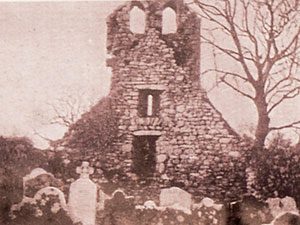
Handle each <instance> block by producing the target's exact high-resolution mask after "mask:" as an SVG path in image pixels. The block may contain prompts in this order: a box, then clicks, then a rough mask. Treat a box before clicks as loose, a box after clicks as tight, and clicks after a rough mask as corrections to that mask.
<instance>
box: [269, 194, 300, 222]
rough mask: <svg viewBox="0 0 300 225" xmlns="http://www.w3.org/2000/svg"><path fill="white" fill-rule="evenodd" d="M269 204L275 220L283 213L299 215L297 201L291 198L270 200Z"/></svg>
mask: <svg viewBox="0 0 300 225" xmlns="http://www.w3.org/2000/svg"><path fill="white" fill-rule="evenodd" d="M267 203H268V205H269V209H270V211H271V214H272V215H273V217H274V218H275V217H277V216H278V215H279V214H282V213H287V212H290V213H299V211H298V209H297V205H296V202H295V200H294V199H293V198H291V197H289V196H286V197H284V198H282V199H281V198H269V199H268V200H267Z"/></svg>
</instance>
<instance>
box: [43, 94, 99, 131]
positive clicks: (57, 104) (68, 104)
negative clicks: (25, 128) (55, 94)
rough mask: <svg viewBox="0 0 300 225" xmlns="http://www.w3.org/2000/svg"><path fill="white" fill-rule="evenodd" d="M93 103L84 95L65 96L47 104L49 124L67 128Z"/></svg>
mask: <svg viewBox="0 0 300 225" xmlns="http://www.w3.org/2000/svg"><path fill="white" fill-rule="evenodd" d="M94 103H95V102H93V101H92V100H91V99H87V98H86V95H85V94H84V93H81V92H80V93H79V92H78V94H76V95H74V94H66V95H64V96H62V97H60V98H57V99H55V100H54V101H52V102H51V103H47V104H48V106H49V107H50V109H51V110H52V113H51V114H52V115H53V116H52V118H51V120H50V124H58V125H61V126H64V127H67V128H69V127H70V126H71V125H72V124H74V123H75V122H76V121H77V120H78V119H79V118H80V116H81V115H82V114H83V113H85V112H87V111H88V110H89V109H90V107H91V106H93V104H94Z"/></svg>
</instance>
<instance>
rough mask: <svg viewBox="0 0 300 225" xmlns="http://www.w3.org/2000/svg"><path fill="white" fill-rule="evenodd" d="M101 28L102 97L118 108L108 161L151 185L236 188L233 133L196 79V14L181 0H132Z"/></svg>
mask: <svg viewBox="0 0 300 225" xmlns="http://www.w3.org/2000/svg"><path fill="white" fill-rule="evenodd" d="M167 15H168V16H167ZM167 18H168V21H166V20H167ZM167 24H168V27H166V26H167ZM107 27H108V32H107V51H108V54H109V55H110V56H111V57H110V58H109V59H107V66H109V67H111V69H112V83H111V90H110V93H109V97H110V98H111V99H112V102H113V104H112V108H113V110H115V111H116V112H118V113H119V115H120V119H119V121H118V137H119V138H118V140H117V141H116V142H114V143H111V145H112V146H113V148H114V149H115V151H114V152H111V153H109V157H111V159H112V160H111V161H114V162H115V161H117V166H118V167H119V168H122V170H124V171H126V173H127V174H128V175H129V176H132V174H133V175H134V176H135V175H136V176H137V179H139V180H147V181H148V182H150V185H151V183H153V182H154V183H156V184H157V183H158V184H159V187H168V186H172V185H173V186H174V185H175V186H180V187H181V188H184V189H186V190H187V191H189V192H190V193H192V194H195V195H203V194H204V195H207V196H211V195H212V193H211V191H213V195H215V196H213V197H220V196H223V197H224V196H225V195H227V194H229V196H228V197H230V195H238V194H239V193H240V192H241V191H243V190H242V189H243V188H244V187H245V177H246V176H245V174H244V171H245V168H244V165H243V161H244V158H243V154H242V152H240V151H241V145H242V144H241V143H242V142H241V140H240V137H239V136H238V134H236V133H235V132H234V131H233V129H232V128H231V127H230V126H229V125H228V124H227V122H226V121H225V120H224V119H223V118H222V115H221V114H220V113H219V112H218V111H217V110H216V109H215V108H214V106H213V105H212V104H211V102H210V101H209V99H208V97H207V94H206V92H205V91H204V89H203V88H202V87H201V84H200V76H201V74H200V60H201V58H200V43H201V40H200V19H199V18H198V17H197V15H196V13H194V12H193V11H192V10H191V9H189V8H188V7H187V6H186V5H185V4H184V2H183V1H182V0H176V1H151V2H150V1H145V2H136V1H132V2H130V3H127V4H125V5H123V6H121V7H120V8H118V9H116V10H115V11H114V12H113V13H112V14H111V15H110V16H109V17H108V19H107ZM116 159H117V160H116ZM111 166H116V165H111ZM231 197H232V196H231Z"/></svg>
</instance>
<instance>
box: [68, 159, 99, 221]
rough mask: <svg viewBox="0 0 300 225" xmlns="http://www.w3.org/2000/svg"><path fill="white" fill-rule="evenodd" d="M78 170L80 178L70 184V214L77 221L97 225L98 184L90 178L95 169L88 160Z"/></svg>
mask: <svg viewBox="0 0 300 225" xmlns="http://www.w3.org/2000/svg"><path fill="white" fill-rule="evenodd" d="M76 172H77V173H78V174H80V178H79V179H78V180H76V181H75V182H73V183H72V184H71V186H70V194H69V202H68V206H69V212H70V216H71V218H72V219H73V221H74V222H75V223H77V222H81V223H82V224H83V225H95V222H96V204H97V185H96V184H94V183H93V182H92V181H91V180H90V179H89V175H91V174H93V172H94V170H93V168H91V167H90V166H89V163H88V162H83V163H82V165H81V166H80V167H77V168H76Z"/></svg>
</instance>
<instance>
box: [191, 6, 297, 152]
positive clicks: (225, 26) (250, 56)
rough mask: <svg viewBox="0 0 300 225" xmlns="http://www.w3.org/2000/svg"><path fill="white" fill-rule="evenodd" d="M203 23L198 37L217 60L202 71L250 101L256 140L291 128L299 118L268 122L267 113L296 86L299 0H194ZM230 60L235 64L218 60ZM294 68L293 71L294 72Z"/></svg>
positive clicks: (260, 141) (290, 95)
mask: <svg viewBox="0 0 300 225" xmlns="http://www.w3.org/2000/svg"><path fill="white" fill-rule="evenodd" d="M189 4H192V5H193V6H196V7H197V8H198V10H199V14H200V16H201V17H202V18H203V19H202V24H203V29H204V30H203V32H202V34H201V38H202V40H203V42H204V43H206V44H209V45H210V46H212V49H213V52H214V53H213V54H214V56H215V57H216V60H215V61H216V63H217V64H216V63H215V64H214V66H212V67H211V68H208V69H207V70H206V71H204V72H203V73H204V74H205V73H214V74H217V76H218V77H219V82H222V83H223V84H225V85H227V86H228V87H229V88H231V89H232V90H234V91H235V92H237V93H239V94H241V95H242V96H244V97H245V98H248V99H249V100H250V101H252V102H253V103H254V105H255V107H256V110H257V114H258V123H257V126H256V131H255V138H256V143H255V144H256V146H257V147H260V148H262V147H263V146H264V143H265V140H266V137H267V135H268V134H269V133H270V132H271V131H278V130H282V129H286V128H295V127H297V126H298V125H300V120H298V121H294V122H291V123H288V124H283V125H282V126H271V125H270V115H271V113H274V112H276V109H277V108H278V106H280V105H282V103H284V102H285V101H287V100H290V99H294V98H295V97H297V96H298V95H299V92H300V79H299V62H300V56H299V55H300V48H299V37H300V13H299V0H217V1H215V0H194V1H193V2H191V3H189ZM222 60H223V61H224V60H226V62H229V60H231V62H232V65H233V63H234V64H235V66H231V67H228V66H226V65H225V66H224V63H223V64H222V62H221V63H220V61H222ZM297 73H298V74H297Z"/></svg>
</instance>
